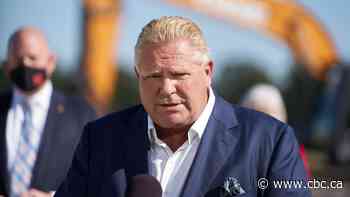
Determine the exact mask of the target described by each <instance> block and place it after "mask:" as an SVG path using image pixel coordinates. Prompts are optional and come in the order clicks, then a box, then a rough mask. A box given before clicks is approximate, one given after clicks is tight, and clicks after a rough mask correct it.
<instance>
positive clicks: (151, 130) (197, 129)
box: [147, 87, 215, 144]
mask: <svg viewBox="0 0 350 197" xmlns="http://www.w3.org/2000/svg"><path fill="white" fill-rule="evenodd" d="M214 104H215V95H214V92H213V89H212V88H211V87H210V88H209V99H208V103H207V104H206V105H205V107H204V110H203V111H202V113H201V114H200V115H199V117H198V119H197V120H196V121H195V122H194V123H193V125H192V126H191V128H190V129H189V131H188V134H187V135H188V143H189V144H191V143H192V141H193V139H194V138H195V137H197V136H198V137H199V139H201V138H202V136H203V133H204V131H205V128H206V126H207V123H208V121H209V117H210V115H211V113H212V111H213V108H214ZM147 123H148V124H147V125H148V127H147V133H148V138H149V140H150V142H151V143H156V144H162V143H163V142H162V141H161V140H160V139H159V138H158V136H157V132H156V129H155V126H154V122H153V120H152V119H151V117H150V116H149V115H147Z"/></svg>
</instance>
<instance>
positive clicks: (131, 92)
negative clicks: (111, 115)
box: [112, 66, 139, 110]
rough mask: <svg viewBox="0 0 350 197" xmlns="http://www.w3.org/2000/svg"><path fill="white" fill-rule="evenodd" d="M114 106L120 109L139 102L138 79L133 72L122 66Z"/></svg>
mask: <svg viewBox="0 0 350 197" xmlns="http://www.w3.org/2000/svg"><path fill="white" fill-rule="evenodd" d="M120 68H121V69H120V70H119V73H118V81H117V82H116V83H117V85H116V87H117V88H116V91H115V93H114V96H113V99H112V100H113V102H112V108H114V109H116V110H119V109H123V108H126V107H129V106H132V105H135V104H138V103H139V94H138V85H137V79H136V76H135V74H134V73H133V72H130V71H127V70H125V69H123V68H125V66H124V67H123V66H120Z"/></svg>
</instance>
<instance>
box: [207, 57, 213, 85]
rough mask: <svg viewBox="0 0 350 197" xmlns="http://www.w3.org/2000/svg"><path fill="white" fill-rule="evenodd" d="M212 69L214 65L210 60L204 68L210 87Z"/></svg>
mask: <svg viewBox="0 0 350 197" xmlns="http://www.w3.org/2000/svg"><path fill="white" fill-rule="evenodd" d="M213 69H214V63H213V61H212V60H210V61H209V62H208V63H207V65H206V67H205V73H206V75H207V76H208V78H209V85H211V82H212V79H213Z"/></svg>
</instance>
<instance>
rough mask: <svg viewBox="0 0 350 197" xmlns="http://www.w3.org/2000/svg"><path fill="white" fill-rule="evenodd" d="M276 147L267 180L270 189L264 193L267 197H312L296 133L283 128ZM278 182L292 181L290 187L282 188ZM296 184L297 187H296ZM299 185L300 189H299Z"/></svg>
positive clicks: (285, 127) (288, 128)
mask: <svg viewBox="0 0 350 197" xmlns="http://www.w3.org/2000/svg"><path fill="white" fill-rule="evenodd" d="M275 140H276V141H275V147H274V149H273V152H272V157H271V160H270V164H269V167H268V172H267V177H266V179H267V180H268V181H269V186H268V188H267V189H266V190H265V191H264V193H265V194H264V195H263V196H265V197H279V196H284V197H289V196H290V197H292V196H293V197H309V196H310V197H311V193H310V190H309V189H308V188H307V187H306V186H307V181H308V178H307V175H306V174H307V173H306V171H305V168H304V164H303V161H302V159H301V156H300V152H299V145H298V142H297V140H296V137H295V135H294V131H293V129H292V128H291V127H289V126H284V127H282V130H281V132H279V134H278V136H277V137H276V138H275ZM276 181H290V183H291V184H292V186H291V187H289V186H286V187H285V186H283V185H282V186H281V188H279V185H278V184H276V183H277V182H276ZM294 184H295V185H294ZM299 184H301V185H300V187H299Z"/></svg>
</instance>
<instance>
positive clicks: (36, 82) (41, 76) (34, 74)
mask: <svg viewBox="0 0 350 197" xmlns="http://www.w3.org/2000/svg"><path fill="white" fill-rule="evenodd" d="M10 78H11V80H12V81H13V83H15V85H16V86H17V87H18V88H19V89H21V90H22V91H24V92H31V91H34V90H36V89H38V88H39V87H40V86H41V85H43V84H44V82H45V81H46V78H47V75H46V70H45V69H40V68H31V67H27V66H25V65H23V64H20V65H18V66H16V68H15V69H13V70H12V71H11V72H10Z"/></svg>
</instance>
